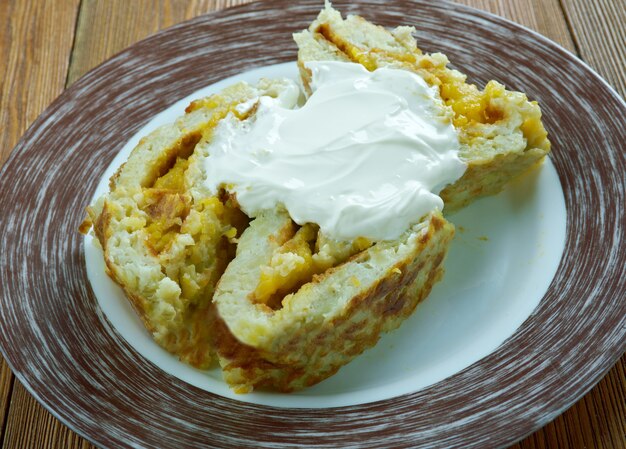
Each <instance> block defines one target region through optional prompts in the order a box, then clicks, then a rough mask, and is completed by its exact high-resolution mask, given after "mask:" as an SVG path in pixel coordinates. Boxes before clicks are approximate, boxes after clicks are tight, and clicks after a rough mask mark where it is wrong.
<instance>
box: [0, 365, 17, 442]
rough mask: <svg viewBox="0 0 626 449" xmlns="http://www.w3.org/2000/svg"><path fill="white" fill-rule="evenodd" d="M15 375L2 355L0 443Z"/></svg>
mask: <svg viewBox="0 0 626 449" xmlns="http://www.w3.org/2000/svg"><path fill="white" fill-rule="evenodd" d="M13 382H14V377H13V374H12V373H11V370H10V369H9V366H8V365H7V364H6V362H5V361H4V358H3V357H2V356H0V443H1V442H2V438H3V436H4V428H5V425H6V419H7V416H8V411H9V402H10V399H11V393H12V389H13Z"/></svg>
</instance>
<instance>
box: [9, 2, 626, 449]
mask: <svg viewBox="0 0 626 449" xmlns="http://www.w3.org/2000/svg"><path fill="white" fill-rule="evenodd" d="M321 4H322V2H321V1H319V0H307V1H302V2H297V4H296V3H295V2H290V1H288V0H277V1H267V2H258V3H252V4H248V5H245V6H241V7H236V8H231V9H227V10H224V11H221V12H218V13H215V14H211V15H205V16H201V17H197V18H195V19H193V20H191V21H188V22H185V23H182V24H180V25H177V26H175V27H173V28H169V29H167V30H165V31H162V32H159V33H157V34H155V35H154V36H151V37H149V38H148V39H146V40H144V41H141V42H139V43H137V44H135V45H133V46H131V47H130V48H128V49H127V50H125V51H123V52H122V53H120V54H118V55H117V56H115V57H113V58H112V59H110V60H108V61H107V62H105V63H104V64H102V65H100V66H99V67H97V68H96V69H94V70H92V71H91V72H90V73H89V74H87V75H86V76H85V77H83V78H82V79H80V80H79V81H78V82H76V83H75V84H74V85H73V86H72V87H71V88H69V89H68V90H67V91H65V92H64V93H63V94H62V95H61V96H60V97H59V98H58V99H57V100H56V101H54V103H52V105H50V106H49V107H48V109H46V111H45V112H44V113H43V114H42V115H41V116H40V117H39V118H38V119H37V120H36V121H35V122H34V123H33V125H32V126H31V127H30V129H29V130H28V131H27V132H26V134H25V135H24V136H23V137H22V139H21V140H20V142H19V143H18V145H17V147H16V148H15V150H14V151H13V153H12V154H11V156H10V158H9V160H8V161H7V163H6V164H5V165H4V167H3V169H2V171H1V173H0V192H2V196H1V197H0V211H1V215H0V241H1V242H2V245H3V248H2V251H1V252H0V308H1V309H0V310H2V313H1V314H0V328H1V329H2V332H0V346H1V347H2V352H3V354H4V356H5V358H6V360H7V362H8V363H9V365H10V367H11V369H12V370H13V372H14V373H15V374H16V376H17V378H18V379H19V380H20V381H21V382H22V383H23V384H24V385H25V387H26V388H27V389H28V390H29V391H30V392H31V393H32V394H33V396H34V397H35V398H36V399H37V400H39V401H40V402H41V403H42V404H43V405H44V406H45V407H46V408H47V409H48V410H50V411H51V412H52V413H53V414H54V415H55V416H57V417H58V418H59V419H60V420H61V421H63V422H64V423H65V424H67V425H68V426H69V427H70V428H71V429H73V430H75V431H76V432H78V433H79V434H81V435H83V436H84V437H86V438H87V439H89V440H91V441H92V442H94V443H96V444H98V445H101V446H107V447H109V446H110V447H130V446H137V445H139V446H144V447H201V446H219V447H237V448H239V447H250V446H253V447H267V446H272V447H277V446H283V445H285V446H291V445H298V446H316V447H337V446H347V445H350V446H351V447H357V446H369V447H394V446H420V447H433V448H434V447H447V448H449V447H464V448H474V447H481V448H482V447H494V446H495V447H497V446H503V445H507V444H511V443H513V442H514V441H516V440H518V439H520V438H522V437H523V436H525V435H527V434H529V433H531V432H533V431H534V430H536V429H538V428H539V427H541V426H543V425H545V424H546V423H547V422H548V421H550V420H552V419H553V418H555V417H556V416H557V415H558V414H560V413H561V412H562V411H564V410H565V409H566V408H568V407H569V406H570V405H572V404H573V403H574V402H575V401H576V400H577V399H578V398H580V397H581V396H582V395H583V394H584V393H585V392H587V391H588V390H589V389H590V388H591V387H592V386H593V385H594V384H595V383H596V382H597V381H598V380H600V379H601V378H602V376H603V375H604V374H605V372H606V371H607V370H608V369H609V368H610V367H611V366H612V365H613V364H614V363H615V362H616V361H617V359H618V358H619V357H620V356H621V354H622V353H623V352H624V349H625V347H626V338H625V336H626V300H625V298H624V292H625V291H626V273H625V270H626V268H625V267H626V251H623V246H624V237H625V233H626V226H625V223H624V221H625V220H624V214H623V207H624V204H626V201H625V194H624V190H625V182H624V173H626V161H625V154H626V146H625V145H626V129H625V128H624V126H623V124H624V123H626V105H625V104H624V102H623V101H622V100H621V98H620V97H619V96H618V95H617V94H616V93H615V92H614V91H613V90H612V89H611V88H610V87H609V86H608V85H607V84H606V83H605V82H604V81H603V80H602V79H601V78H600V77H599V76H598V75H596V74H595V73H594V72H593V71H592V70H591V69H590V68H588V67H587V66H586V65H584V64H583V63H581V62H580V61H579V60H578V59H577V58H576V57H575V56H573V55H572V54H570V53H569V52H567V51H565V50H563V49H562V48H560V47H559V46H557V45H556V44H554V43H552V42H550V41H549V40H547V39H545V38H543V37H541V36H540V35H538V34H536V33H534V32H532V31H529V30H527V29H525V28H523V27H521V26H519V25H516V24H514V23H512V22H509V21H506V20H503V19H501V18H498V17H496V16H493V15H490V14H488V13H484V12H481V11H477V10H474V9H471V8H468V7H465V6H462V5H457V4H452V3H447V2H433V3H431V2H428V1H419V0H415V1H390V2H387V1H385V2H383V1H367V0H363V1H358V2H347V1H345V2H344V1H341V2H339V1H338V2H336V5H335V6H336V7H337V8H338V9H339V10H340V11H342V12H343V13H356V14H360V15H363V16H365V17H366V18H368V19H371V20H373V21H374V22H376V23H380V24H382V25H386V26H393V25H398V24H413V25H415V26H416V28H417V33H416V34H417V38H418V42H419V43H420V46H421V47H422V48H423V49H424V50H426V51H442V52H444V53H446V54H447V55H448V56H449V57H450V59H451V61H453V63H454V65H455V66H456V67H459V68H462V69H463V71H465V72H466V73H468V75H469V76H470V79H471V80H472V81H474V82H477V83H479V84H481V85H482V84H484V83H485V82H486V81H487V80H489V79H492V78H495V79H498V80H500V81H503V82H504V83H505V84H506V85H507V86H508V87H509V88H512V89H519V90H523V91H525V92H527V93H528V95H529V97H530V98H531V99H536V100H538V101H539V102H540V104H541V106H542V109H543V111H544V117H545V124H546V127H547V128H548V130H549V132H550V137H551V140H552V142H553V153H552V155H551V158H552V161H553V162H554V165H555V166H556V169H557V171H558V174H559V177H560V180H561V184H562V186H563V190H564V194H565V202H566V207H567V240H566V247H565V252H564V256H563V259H562V261H561V264H560V266H559V269H558V272H557V274H556V276H555V278H554V280H553V282H552V285H551V287H550V288H549V290H548V292H547V293H546V294H545V296H544V298H543V299H542V301H541V303H540V304H539V306H538V307H537V309H536V310H535V312H534V313H533V314H532V316H531V317H530V318H529V319H527V320H526V321H525V323H524V324H523V325H522V326H521V327H520V328H519V329H518V330H517V332H516V333H515V334H514V335H513V336H512V337H511V338H509V339H508V340H507V341H506V342H505V343H504V344H502V345H501V346H500V347H499V348H498V349H497V350H496V351H495V352H493V353H492V354H491V355H489V356H488V357H485V358H484V359H482V360H480V361H479V362H477V363H475V364H473V365H472V366H470V367H468V368H467V369H464V370H463V371H461V372H459V373H457V374H455V375H453V376H451V377H450V378H448V379H446V380H444V381H441V382H439V383H437V384H435V385H432V386H430V387H428V388H425V389H422V390H420V391H417V392H416V393H414V394H408V395H405V396H401V397H397V398H393V399H389V400H384V401H378V402H373V403H369V404H364V405H357V406H349V407H340V408H328V409H286V408H273V407H268V406H261V405H254V404H248V403H243V402H239V401H233V400H230V399H226V398H224V397H220V396H217V395H214V394H211V393H208V392H206V391H203V390H200V389H198V388H195V387H192V386H190V385H188V384H187V383H185V382H183V381H181V380H179V379H177V378H174V377H172V376H170V375H168V374H166V373H165V372H163V371H162V370H160V369H159V368H157V367H156V366H155V365H153V364H152V363H150V362H148V361H147V360H145V359H144V358H142V357H141V356H139V355H138V354H137V353H136V352H135V351H134V350H133V349H132V348H131V347H130V346H129V345H128V344H127V343H126V342H125V341H124V340H123V339H122V338H121V337H120V335H119V334H118V333H117V332H116V331H115V329H113V328H112V326H111V325H110V324H109V322H108V321H107V320H106V318H105V317H104V316H103V314H102V312H101V311H100V309H99V308H98V306H97V301H96V298H95V297H94V294H93V292H92V290H91V287H90V285H89V282H88V281H87V276H86V271H85V261H84V255H83V246H82V245H83V243H82V242H83V239H82V237H81V236H80V235H79V234H78V232H77V231H76V229H77V228H78V226H79V224H80V222H81V220H82V219H83V210H84V207H85V206H86V205H87V204H88V202H89V200H90V199H91V196H92V194H93V192H94V189H95V187H96V185H97V183H98V181H99V179H100V177H101V175H102V173H103V172H104V170H105V168H106V167H107V166H108V165H109V163H110V162H111V160H112V159H113V157H114V156H115V154H116V153H117V152H118V151H119V150H120V149H121V148H122V146H123V145H124V144H125V142H126V141H127V140H128V138H129V137H130V136H132V135H133V134H134V133H135V132H137V130H138V129H139V128H140V127H141V126H142V125H143V124H144V123H146V121H147V120H148V119H150V118H151V117H152V116H153V115H154V114H155V113H157V112H159V111H161V110H163V109H164V108H166V107H167V106H169V105H170V104H172V103H173V102H174V101H176V100H177V99H180V98H182V97H184V96H186V95H188V94H190V93H192V92H194V91H195V90H197V89H199V88H201V87H203V86H206V85H209V84H212V83H214V82H216V81H218V80H220V79H223V78H225V77H228V76H231V75H235V74H237V73H240V72H242V71H246V70H249V69H252V68H255V67H261V66H265V65H269V64H274V63H279V62H286V61H292V60H294V59H295V56H296V46H295V44H294V43H293V42H292V40H291V33H292V32H294V31H297V30H300V29H302V28H305V27H306V26H307V25H308V23H309V22H310V21H311V20H312V19H313V18H314V17H315V16H316V14H317V12H318V11H319V9H320V7H321ZM503 300H506V298H503ZM417 313H419V311H418V312H417Z"/></svg>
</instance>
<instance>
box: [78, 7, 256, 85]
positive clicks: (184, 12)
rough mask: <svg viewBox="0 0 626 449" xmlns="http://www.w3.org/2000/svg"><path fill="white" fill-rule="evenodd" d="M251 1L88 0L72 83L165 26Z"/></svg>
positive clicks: (79, 32)
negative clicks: (130, 0)
mask: <svg viewBox="0 0 626 449" xmlns="http://www.w3.org/2000/svg"><path fill="white" fill-rule="evenodd" d="M250 1H252V0H167V1H158V0H135V1H132V2H129V1H127V0H111V1H96V0H85V2H84V4H83V7H82V8H81V13H80V16H79V20H78V26H77V30H76V48H75V51H74V53H73V55H72V62H71V66H70V72H69V76H68V81H69V83H70V84H71V83H73V82H74V81H76V80H77V79H78V78H80V77H81V76H82V75H83V74H85V73H86V72H87V71H88V70H90V69H92V68H93V67H95V66H96V65H98V64H100V63H101V62H103V61H105V60H107V59H108V58H110V57H111V56H113V55H114V54H116V53H118V52H119V51H121V50H123V49H125V48H126V47H128V46H130V45H132V44H133V43H135V42H137V41H138V40H141V39H143V38H145V37H147V36H149V35H150V34H153V33H156V32H157V31H159V30H161V29H163V28H167V27H169V26H172V25H174V24H177V23H179V22H182V21H183V20H187V19H191V18H192V17H196V16H198V15H200V14H204V13H207V12H211V11H217V10H220V9H223V8H226V7H229V6H234V5H239V4H244V3H249V2H250Z"/></svg>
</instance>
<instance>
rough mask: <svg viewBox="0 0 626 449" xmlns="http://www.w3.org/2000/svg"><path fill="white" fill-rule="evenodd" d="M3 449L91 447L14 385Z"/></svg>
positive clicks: (19, 386)
mask: <svg viewBox="0 0 626 449" xmlns="http://www.w3.org/2000/svg"><path fill="white" fill-rule="evenodd" d="M2 447H3V448H50V449H52V448H67V449H86V448H91V447H94V446H93V445H92V444H90V443H88V442H87V441H85V440H84V439H83V438H81V437H79V436H78V435H76V433H74V432H72V431H71V430H70V429H68V428H67V426H65V425H63V424H62V423H61V422H60V421H59V420H58V419H56V418H55V417H54V416H52V415H51V414H50V413H49V412H48V411H47V410H45V409H44V408H43V407H42V406H41V405H40V404H39V403H38V402H37V401H35V400H34V399H33V397H32V396H31V395H30V393H28V392H27V391H26V389H25V388H24V387H23V386H22V385H21V384H20V383H19V382H15V387H14V391H13V394H12V396H11V416H10V419H9V423H8V425H7V429H6V434H5V436H4V441H3V445H2Z"/></svg>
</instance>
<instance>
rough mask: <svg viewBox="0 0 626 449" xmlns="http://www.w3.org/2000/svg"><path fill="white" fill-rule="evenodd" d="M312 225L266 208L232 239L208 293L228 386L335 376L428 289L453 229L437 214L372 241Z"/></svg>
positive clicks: (284, 385) (302, 382)
mask: <svg viewBox="0 0 626 449" xmlns="http://www.w3.org/2000/svg"><path fill="white" fill-rule="evenodd" d="M307 226H308V225H307ZM312 231H314V229H306V226H305V227H302V228H300V229H298V228H297V226H295V225H294V223H293V222H292V220H291V219H290V218H289V215H288V214H287V213H286V212H284V211H280V210H279V211H268V212H267V213H263V214H261V215H260V216H259V217H257V218H256V219H255V220H254V221H252V222H251V224H250V227H249V228H247V229H246V230H245V231H244V233H243V235H242V236H241V238H240V239H239V244H238V246H237V256H236V257H235V259H233V261H232V262H231V263H230V264H229V266H228V268H227V269H226V271H225V272H224V274H223V275H222V278H221V280H220V282H219V284H218V287H217V290H216V292H215V296H214V302H215V305H216V309H217V312H218V313H217V321H216V332H217V333H216V336H217V338H216V345H217V351H218V355H219V358H220V364H221V366H222V369H223V371H224V378H225V379H226V381H227V382H228V383H229V384H230V385H231V386H234V387H235V389H236V390H235V391H238V392H248V391H251V390H252V389H253V388H258V387H270V388H273V389H278V390H280V391H293V390H297V389H301V388H304V387H307V386H310V385H313V384H315V383H317V382H319V381H321V380H323V379H325V378H327V377H329V376H331V375H332V374H334V373H335V372H336V371H337V370H338V369H339V368H340V367H341V366H343V365H345V364H346V363H348V362H349V361H350V360H352V359H353V358H354V357H356V356H357V355H359V354H360V353H361V352H363V351H364V350H365V349H367V348H369V347H371V346H373V345H374V344H375V343H376V342H377V341H378V339H379V337H380V334H381V333H382V332H387V331H390V330H392V329H395V328H397V327H398V326H399V325H400V324H401V323H402V321H403V320H404V319H406V318H407V317H408V316H409V315H410V314H411V313H412V312H413V310H414V309H415V307H416V305H417V304H418V303H419V302H420V301H421V300H423V299H424V298H425V297H426V296H427V295H428V293H429V292H430V290H431V289H432V287H433V285H434V283H435V282H437V281H438V280H439V279H440V277H441V275H442V273H443V268H442V264H443V260H444V258H445V254H446V251H447V249H448V245H449V243H450V240H451V239H452V237H453V234H454V228H453V226H452V225H451V224H450V223H449V222H447V221H446V220H445V219H444V218H443V217H442V216H441V214H440V213H439V212H435V213H433V214H432V215H430V216H428V217H427V218H426V219H425V220H424V221H423V222H421V223H419V224H416V225H415V226H413V227H412V228H411V229H410V230H408V231H407V232H405V233H404V234H403V235H402V236H401V237H400V238H399V239H398V240H396V241H388V242H379V243H376V244H374V245H371V246H370V245H369V242H367V241H355V242H352V243H351V244H350V245H343V244H341V243H337V244H334V243H332V242H329V241H328V240H325V239H323V237H320V236H319V235H318V236H317V238H315V235H314V234H312ZM311 235H313V238H312V239H311ZM364 246H365V247H367V248H366V249H363V247H364ZM327 267H328V268H327ZM268 292H269V296H268ZM274 293H278V296H272V294H274ZM268 298H269V301H268Z"/></svg>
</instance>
